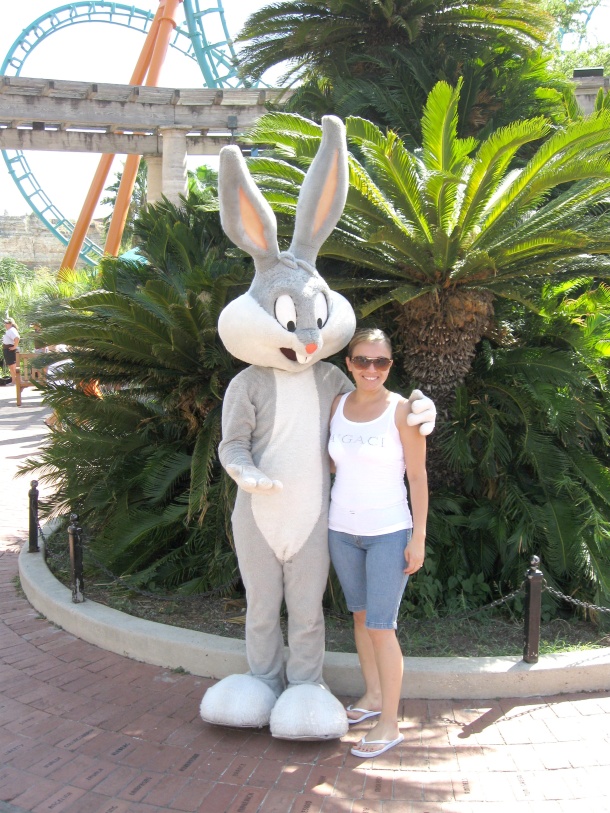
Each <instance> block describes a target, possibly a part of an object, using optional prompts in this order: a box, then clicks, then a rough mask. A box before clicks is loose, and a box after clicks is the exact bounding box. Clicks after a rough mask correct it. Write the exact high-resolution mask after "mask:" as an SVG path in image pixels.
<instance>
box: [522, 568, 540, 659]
mask: <svg viewBox="0 0 610 813" xmlns="http://www.w3.org/2000/svg"><path fill="white" fill-rule="evenodd" d="M539 564H540V557H538V556H532V558H531V560H530V569H529V570H528V571H527V573H526V574H525V618H524V630H523V632H524V643H523V660H524V661H525V662H526V663H538V650H539V648H540V610H541V607H542V580H543V574H542V571H541V570H539V569H538V565H539Z"/></svg>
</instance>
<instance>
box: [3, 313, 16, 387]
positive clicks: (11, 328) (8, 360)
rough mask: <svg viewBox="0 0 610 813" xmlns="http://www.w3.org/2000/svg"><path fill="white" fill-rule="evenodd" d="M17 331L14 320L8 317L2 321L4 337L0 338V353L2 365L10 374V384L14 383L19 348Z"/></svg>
mask: <svg viewBox="0 0 610 813" xmlns="http://www.w3.org/2000/svg"><path fill="white" fill-rule="evenodd" d="M19 338H20V337H19V331H18V330H17V325H16V324H15V320H14V319H12V318H11V317H10V316H8V315H7V316H6V317H5V319H4V336H3V337H2V353H3V356H4V363H5V365H6V366H7V367H8V369H9V372H10V374H11V382H12V383H13V384H15V383H16V380H17V378H16V364H17V348H18V347H19Z"/></svg>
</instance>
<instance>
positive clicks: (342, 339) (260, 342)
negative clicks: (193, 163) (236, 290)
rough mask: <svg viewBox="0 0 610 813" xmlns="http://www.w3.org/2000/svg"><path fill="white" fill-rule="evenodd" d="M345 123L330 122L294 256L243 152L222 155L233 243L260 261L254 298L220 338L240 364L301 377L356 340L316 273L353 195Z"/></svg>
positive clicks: (241, 301)
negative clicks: (281, 243) (281, 241)
mask: <svg viewBox="0 0 610 813" xmlns="http://www.w3.org/2000/svg"><path fill="white" fill-rule="evenodd" d="M348 183H349V181H348V165H347V146H346V141H345V128H344V126H343V122H342V121H341V120H340V119H338V118H336V117H335V116H325V117H324V118H323V119H322V141H321V143H320V148H319V150H318V152H317V154H316V157H315V158H314V160H313V162H312V164H311V166H310V168H309V170H308V172H307V175H306V176H305V180H304V181H303V186H302V187H301V192H300V194H299V200H298V203H297V209H296V216H295V229H294V236H293V239H292V243H291V245H290V248H289V250H288V251H284V252H281V251H280V250H279V247H278V244H277V222H276V218H275V214H274V213H273V211H272V209H271V207H270V206H269V204H268V203H267V201H266V200H265V198H264V197H263V196H262V194H261V192H260V191H259V189H258V188H257V187H256V185H255V183H254V181H253V180H252V177H251V175H250V173H249V172H248V168H247V166H246V162H245V161H244V159H243V157H242V154H241V151H240V150H239V147H234V146H232V147H224V149H222V150H221V153H220V169H219V176H218V194H219V199H220V217H221V221H222V227H223V229H224V231H225V233H226V234H227V236H228V237H229V238H230V239H231V240H232V241H233V242H234V243H235V245H237V246H239V248H241V249H243V250H244V251H246V252H247V253H248V254H250V256H251V257H252V258H253V259H254V267H255V269H256V273H255V275H254V279H253V281H252V285H251V286H250V290H249V291H248V292H247V293H246V294H243V296H240V297H238V298H237V299H235V300H233V302H230V303H229V304H228V305H227V307H226V308H225V309H224V310H223V311H222V313H221V314H220V318H219V320H218V333H219V335H220V338H221V339H222V341H223V344H224V345H225V347H226V348H227V350H228V351H229V352H230V353H231V354H232V355H234V356H235V357H236V358H238V359H241V360H242V361H245V362H247V363H248V364H256V365H259V366H261V367H275V368H277V369H280V370H286V371H288V372H301V371H302V370H306V369H308V368H309V367H311V365H312V364H315V362H316V361H319V360H320V359H323V358H327V357H328V356H331V355H332V354H333V353H336V352H337V351H338V350H341V348H343V347H345V345H346V344H347V343H348V342H349V340H350V339H351V337H352V335H353V333H354V329H355V326H356V317H355V315H354V311H353V310H352V307H351V305H350V304H349V302H348V301H347V300H346V299H345V298H344V297H342V296H341V295H340V294H337V293H335V292H333V291H331V290H330V288H329V287H328V285H327V284H326V282H324V280H323V279H322V277H321V276H320V275H319V274H318V272H317V271H316V267H315V262H316V257H317V255H318V251H319V250H320V247H321V246H322V244H323V243H324V241H325V240H326V239H327V238H328V236H329V235H330V233H331V232H332V230H333V229H334V228H335V226H336V224H337V221H338V220H339V218H340V217H341V213H342V212H343V207H344V206H345V199H346V197H347V189H348Z"/></svg>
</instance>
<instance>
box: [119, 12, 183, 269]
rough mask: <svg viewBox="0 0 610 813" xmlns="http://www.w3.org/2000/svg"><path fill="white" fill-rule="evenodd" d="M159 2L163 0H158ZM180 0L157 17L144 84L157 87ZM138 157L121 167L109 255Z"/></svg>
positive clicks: (121, 223) (125, 208)
mask: <svg viewBox="0 0 610 813" xmlns="http://www.w3.org/2000/svg"><path fill="white" fill-rule="evenodd" d="M161 2H163V0H161ZM180 3H182V0H165V3H164V6H163V13H162V14H161V15H160V17H159V33H158V35H157V39H156V41H155V47H154V50H153V53H152V58H151V62H150V67H149V69H148V76H147V77H146V83H145V84H146V86H147V87H156V86H157V85H158V83H159V77H160V75H161V68H162V67H163V62H164V61H165V56H166V54H167V49H168V48H169V40H170V37H171V35H172V32H173V30H174V28H176V25H177V23H176V12H177V10H178V6H179V5H180ZM140 157H141V156H139V155H129V156H127V160H126V162H125V167H124V168H123V177H122V178H121V184H120V186H119V192H118V194H117V199H116V203H115V205H114V212H113V213H112V219H111V221H110V227H109V229H108V237H107V238H106V245H105V246H104V251H105V252H106V254H111V255H112V256H114V257H116V256H117V255H118V253H119V249H120V247H121V238H122V237H123V231H124V229H125V222H126V220H127V214H128V212H129V204H130V202H131V196H132V194H133V188H134V186H135V183H136V176H137V174H138V167H139V166H140Z"/></svg>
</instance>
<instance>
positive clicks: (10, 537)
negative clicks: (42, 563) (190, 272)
mask: <svg viewBox="0 0 610 813" xmlns="http://www.w3.org/2000/svg"><path fill="white" fill-rule="evenodd" d="M44 414H46V413H45V411H44V409H43V408H42V407H41V406H40V401H39V398H38V395H37V394H36V393H35V392H33V391H31V390H26V391H25V392H24V405H23V407H22V408H21V409H17V408H16V407H15V397H14V390H13V388H12V387H11V388H0V449H1V450H2V452H4V454H3V455H1V458H0V472H1V477H2V479H1V482H2V489H1V490H0V813H8V812H9V811H12V812H13V813H18V811H35V813H157V812H158V811H187V812H188V811H201V813H475V812H477V813H478V811H480V813H508V811H515V810H517V811H532V813H533V811H536V813H564V812H568V813H579V811H583V812H585V813H602V812H603V813H607V811H610V781H609V779H610V690H609V691H608V692H607V693H596V694H587V695H570V696H565V695H564V696H560V697H551V698H540V697H535V698H528V699H527V700H523V699H520V700H501V701H494V700H489V701H472V700H471V701H462V702H460V701H459V700H458V701H453V702H451V701H413V700H408V701H405V702H404V704H403V707H402V709H401V715H402V725H401V728H402V730H403V732H404V735H405V742H404V744H402V745H401V746H399V747H398V748H395V749H393V750H392V751H389V752H388V753H387V754H385V755H383V756H382V757H379V758H378V759H376V760H369V761H366V762H365V761H362V760H359V759H356V758H355V757H352V756H351V755H350V754H349V744H350V743H351V742H354V741H356V740H357V739H359V737H360V736H361V735H362V734H363V733H364V732H365V731H366V730H367V727H368V726H367V724H364V725H362V726H359V727H356V728H354V729H352V730H351V731H350V732H349V734H348V736H347V737H346V738H345V739H344V741H342V742H329V743H290V742H283V741H280V740H274V739H272V738H271V737H270V735H269V732H268V730H263V731H253V732H251V731H239V730H229V729H222V728H217V727H214V726H210V725H206V724H204V723H202V722H201V720H200V719H199V716H198V705H199V700H200V698H201V696H202V694H203V692H204V690H205V688H206V686H207V685H208V684H209V681H206V680H204V679H202V678H197V677H194V676H192V675H188V674H178V673H174V672H171V671H168V670H164V669H162V668H158V667H154V666H149V665H146V664H141V663H136V662H135V661H131V660H129V659H127V658H122V657H120V656H118V655H114V654H111V653H108V652H105V651H103V650H101V649H98V648H96V647H95V646H92V645H90V644H86V643H84V642H82V641H79V640H78V639H76V638H75V637H74V636H72V635H68V634H67V633H65V632H64V631H62V630H61V629H58V628H56V627H54V626H53V625H52V624H50V623H49V622H47V621H46V620H45V619H44V618H41V617H40V616H39V615H38V614H37V613H36V611H34V610H33V609H32V608H31V607H30V605H29V604H28V603H27V601H26V600H25V598H23V596H22V595H21V594H20V592H19V590H18V588H17V578H16V576H17V554H18V551H19V547H20V545H21V544H23V542H24V540H25V539H26V536H27V534H26V527H27V492H28V489H29V478H28V477H26V478H20V479H19V480H16V481H14V482H13V480H12V477H13V474H14V471H15V469H16V467H17V466H18V464H19V463H20V462H21V461H22V460H23V459H24V458H25V457H27V456H29V455H31V454H33V453H34V452H35V451H36V449H37V448H38V445H39V443H40V441H41V440H42V439H43V438H44V436H45V434H46V431H47V430H46V428H45V426H44V424H43V423H42V417H43V416H44ZM609 688H610V687H609Z"/></svg>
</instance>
